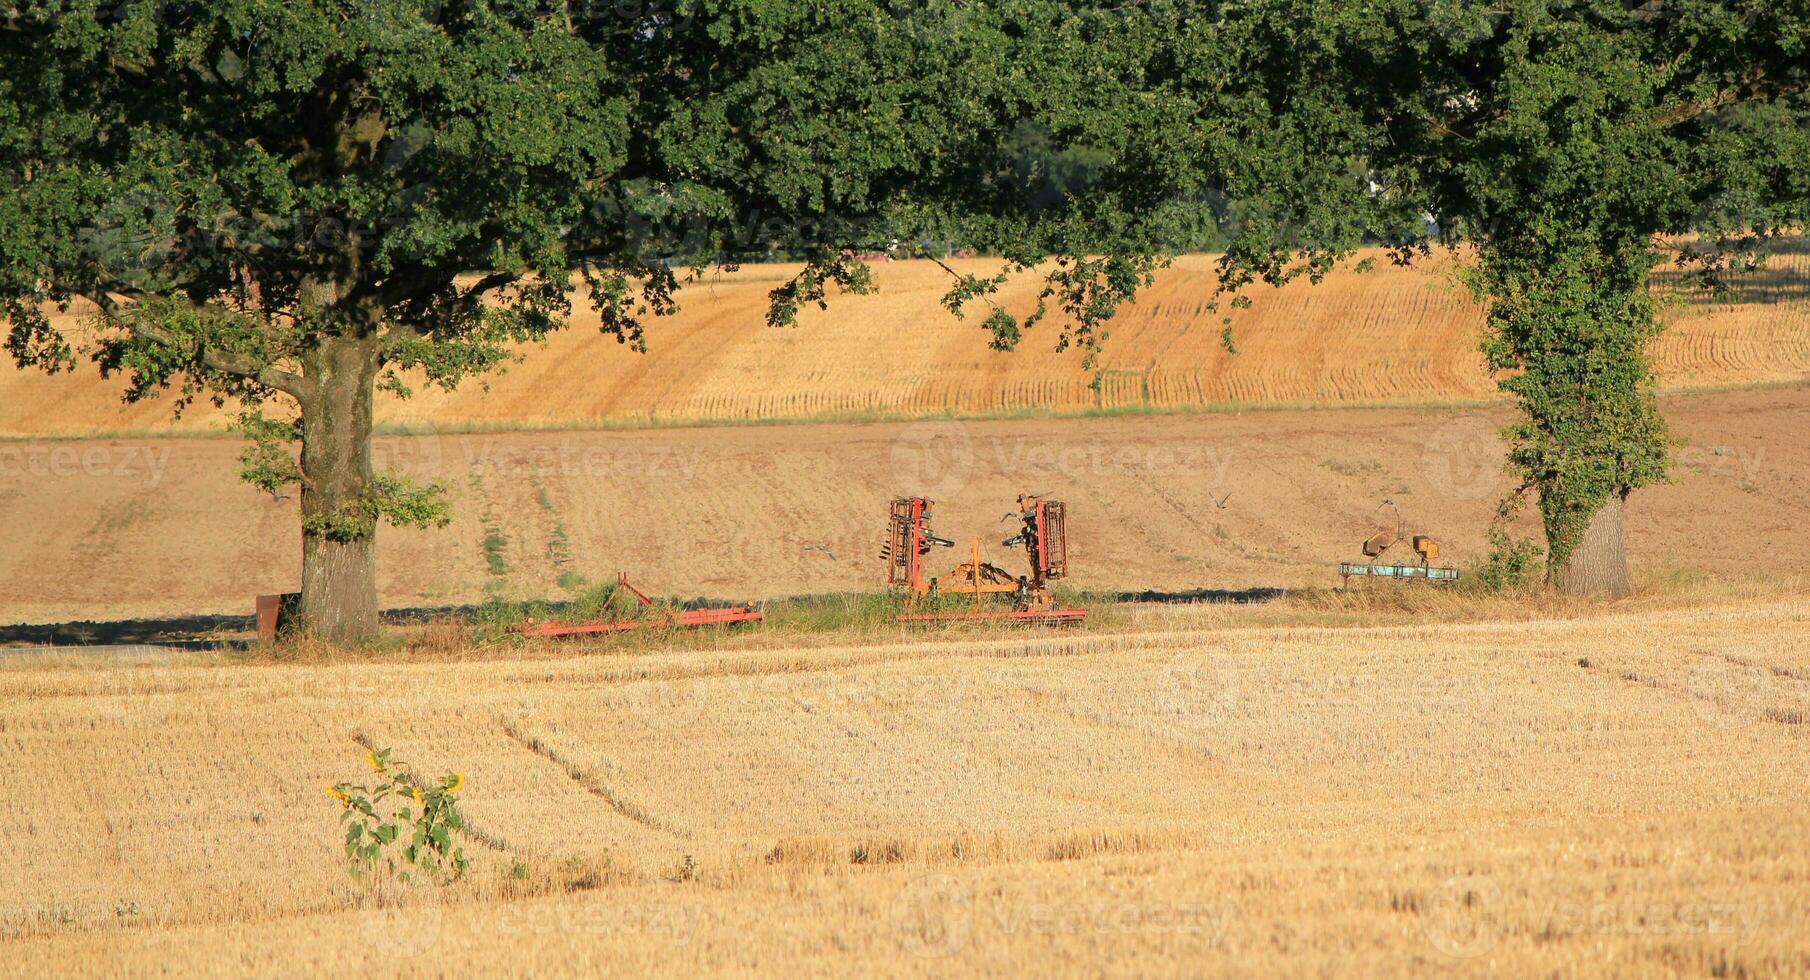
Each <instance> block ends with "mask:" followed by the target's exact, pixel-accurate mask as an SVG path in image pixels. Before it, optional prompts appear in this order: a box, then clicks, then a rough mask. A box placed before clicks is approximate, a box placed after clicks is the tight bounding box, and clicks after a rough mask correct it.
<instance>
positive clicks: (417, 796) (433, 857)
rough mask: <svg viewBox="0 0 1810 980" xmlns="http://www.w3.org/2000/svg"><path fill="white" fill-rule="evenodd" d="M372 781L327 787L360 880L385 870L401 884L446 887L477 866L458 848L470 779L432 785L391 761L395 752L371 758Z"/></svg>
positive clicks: (457, 775)
mask: <svg viewBox="0 0 1810 980" xmlns="http://www.w3.org/2000/svg"><path fill="white" fill-rule="evenodd" d="M365 763H366V764H367V765H369V766H370V767H371V774H372V778H371V779H370V780H368V781H366V782H362V783H352V782H342V783H334V784H333V785H331V786H328V787H327V795H328V796H330V797H332V798H333V799H335V800H337V801H339V804H340V806H341V808H342V809H343V812H342V813H341V814H340V822H341V823H342V824H344V825H345V828H346V859H347V860H348V861H349V862H350V863H351V868H352V874H353V876H354V877H362V876H363V875H364V874H365V873H367V872H370V871H373V870H375V869H377V868H378V867H380V866H381V867H382V868H383V869H384V871H385V872H386V873H387V874H389V875H391V876H392V877H394V878H396V879H397V880H398V881H402V882H410V881H414V880H416V879H417V878H424V879H426V880H430V881H435V882H439V883H441V884H445V883H448V882H451V881H454V880H456V879H458V878H459V877H460V876H462V875H464V874H465V870H466V869H467V868H468V867H470V866H471V862H470V861H469V860H467V859H466V857H465V850H464V848H461V847H459V846H457V845H456V844H454V843H453V839H452V833H453V831H455V830H459V829H461V828H462V827H463V826H464V817H462V816H461V815H460V813H459V791H460V790H461V789H463V788H464V787H465V774H464V773H462V772H449V773H447V774H446V775H445V776H443V777H441V778H440V780H439V781H438V782H437V783H429V782H428V781H426V780H424V779H421V778H420V777H418V776H417V775H416V773H415V770H414V767H412V766H410V765H409V764H408V763H406V762H403V761H401V760H398V759H395V758H393V757H392V756H391V750H390V749H374V750H372V751H370V752H367V753H365Z"/></svg>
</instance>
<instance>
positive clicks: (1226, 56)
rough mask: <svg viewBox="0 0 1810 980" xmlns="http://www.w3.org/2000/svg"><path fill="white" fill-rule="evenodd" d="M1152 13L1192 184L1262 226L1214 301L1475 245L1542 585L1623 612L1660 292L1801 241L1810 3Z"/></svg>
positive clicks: (1658, 425) (1809, 105)
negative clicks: (1433, 249)
mask: <svg viewBox="0 0 1810 980" xmlns="http://www.w3.org/2000/svg"><path fill="white" fill-rule="evenodd" d="M1149 10H1150V13H1151V16H1153V17H1167V18H1168V19H1169V25H1170V29H1169V30H1168V31H1166V32H1164V36H1165V37H1168V38H1170V39H1172V40H1171V41H1170V42H1169V43H1167V44H1163V45H1159V46H1158V47H1156V48H1155V49H1153V50H1152V51H1151V52H1150V57H1149V60H1148V62H1147V63H1148V64H1149V65H1150V78H1149V82H1148V84H1149V86H1150V87H1151V89H1152V90H1153V91H1157V92H1163V93H1166V94H1169V95H1171V96H1174V97H1178V98H1181V99H1184V100H1187V101H1189V102H1191V103H1192V104H1193V105H1194V106H1196V107H1197V112H1196V114H1195V117H1194V118H1195V121H1196V130H1195V131H1196V133H1197V139H1196V141H1195V142H1194V143H1193V144H1192V154H1191V155H1192V156H1194V157H1195V158H1196V159H1197V160H1199V162H1200V166H1201V168H1202V173H1201V178H1202V179H1203V180H1205V181H1207V182H1209V183H1212V184H1214V185H1215V186H1217V187H1218V188H1219V189H1221V190H1222V191H1223V192H1225V193H1226V194H1227V195H1228V196H1229V197H1230V198H1232V199H1233V200H1237V201H1239V202H1240V203H1241V207H1242V209H1243V210H1244V212H1245V213H1246V214H1247V215H1249V220H1247V221H1246V222H1245V223H1244V225H1243V227H1242V229H1241V230H1240V233H1239V235H1238V236H1237V237H1236V239H1235V240H1234V241H1233V243H1232V245H1231V247H1230V248H1229V250H1228V252H1227V254H1226V257H1225V263H1224V267H1223V272H1224V285H1225V286H1226V287H1227V288H1231V289H1236V288H1239V287H1241V286H1242V285H1244V284H1246V283H1248V282H1251V281H1252V280H1253V279H1255V278H1258V277H1261V278H1263V279H1267V280H1270V281H1282V280H1286V279H1288V278H1291V277H1293V276H1295V275H1301V274H1306V275H1316V274H1318V273H1319V272H1320V271H1322V270H1324V269H1325V268H1326V267H1327V265H1328V264H1329V263H1330V262H1332V261H1335V260H1337V259H1339V258H1342V257H1344V256H1346V255H1348V254H1349V252H1350V250H1351V248H1352V247H1353V246H1355V245H1356V244H1358V243H1359V242H1363V241H1366V240H1368V241H1382V242H1386V243H1388V244H1391V245H1394V246H1396V248H1397V252H1396V255H1397V258H1398V259H1399V260H1401V261H1408V260H1411V259H1412V258H1414V257H1415V256H1417V255H1420V254H1424V253H1425V252H1427V251H1428V250H1429V248H1430V246H1431V245H1432V244H1434V243H1436V242H1440V241H1443V242H1444V243H1446V244H1451V245H1455V246H1463V247H1464V248H1466V249H1470V250H1474V252H1473V254H1474V256H1475V260H1474V262H1473V265H1472V268H1471V278H1470V281H1471V284H1472V287H1473V289H1474V291H1475V292H1476V294H1477V296H1478V297H1479V299H1481V300H1482V301H1483V302H1484V304H1485V305H1486V307H1487V311H1488V330H1487V332H1486V336H1485V337H1484V340H1483V349H1484V352H1485V354H1486V355H1487V357H1488V360H1489V364H1490V366H1491V367H1492V368H1494V369H1496V370H1497V371H1498V372H1499V373H1500V378H1501V382H1500V383H1501V387H1502V389H1503V390H1505V391H1506V392H1508V393H1509V394H1511V395H1512V396H1514V398H1515V400H1516V403H1517V404H1518V406H1519V407H1520V409H1521V420H1520V421H1519V422H1518V423H1517V424H1515V425H1514V426H1513V427H1512V428H1511V429H1510V430H1509V433H1508V435H1509V439H1510V446H1511V450H1510V464H1511V466H1512V468H1513V469H1514V470H1515V471H1516V472H1517V473H1518V475H1519V477H1520V479H1521V485H1522V490H1521V493H1522V494H1528V493H1531V494H1532V495H1533V496H1534V497H1535V498H1536V499H1537V502H1538V506H1539V510H1540V514H1541V517H1542V523H1543V525H1544V530H1545V537H1546V543H1547V559H1548V561H1547V567H1548V577H1549V579H1550V580H1551V581H1552V582H1553V583H1554V584H1555V585H1557V586H1558V587H1560V588H1561V589H1563V590H1565V591H1570V592H1577V593H1607V594H1612V595H1622V594H1626V593H1627V592H1628V591H1629V587H1630V586H1629V580H1628V570H1627V560H1626V557H1625V552H1624V549H1623V537H1622V515H1623V507H1624V502H1625V501H1626V499H1627V498H1628V496H1629V494H1630V492H1631V491H1633V490H1635V489H1637V488H1639V487H1641V486H1645V485H1647V484H1650V483H1652V482H1654V481H1656V480H1659V479H1662V478H1663V477H1664V475H1665V472H1666V458H1667V445H1668V441H1667V435H1666V431H1665V426H1664V424H1663V421H1662V420H1661V418H1660V416H1659V412H1658V409H1657V406H1656V402H1655V398H1654V384H1653V378H1652V374H1651V371H1650V368H1649V365H1648V361H1647V353H1646V345H1647V342H1648V341H1649V340H1650V339H1651V337H1652V336H1653V335H1654V334H1655V333H1656V332H1657V331H1658V329H1659V323H1658V320H1657V318H1656V315H1655V309H1654V304H1653V301H1652V300H1651V298H1650V296H1649V294H1648V278H1649V272H1650V271H1651V270H1652V269H1653V267H1654V266H1655V265H1656V264H1657V263H1659V262H1660V261H1662V260H1664V259H1665V258H1667V257H1668V256H1669V257H1670V258H1672V259H1674V260H1676V261H1678V262H1680V263H1681V264H1683V265H1685V266H1687V267H1688V268H1689V269H1690V270H1691V272H1692V273H1693V274H1695V275H1698V276H1701V277H1703V278H1704V279H1706V280H1708V281H1710V282H1711V284H1712V285H1721V283H1720V282H1719V279H1720V277H1721V274H1722V273H1723V272H1725V271H1726V270H1728V269H1729V268H1730V267H1731V266H1732V265H1748V264H1751V263H1753V262H1755V261H1757V260H1759V259H1760V258H1763V256H1764V253H1765V251H1766V249H1767V247H1768V245H1769V243H1770V242H1771V241H1772V240H1774V239H1776V238H1777V237H1778V236H1780V235H1793V234H1801V233H1802V232H1803V230H1804V229H1805V227H1806V225H1807V224H1810V98H1807V97H1806V91H1807V89H1810V3H1806V2H1805V0H1640V2H1631V0H1565V2H1559V3H1551V2H1545V0H1506V2H1492V3H1488V4H1484V3H1477V2H1473V0H1364V2H1361V3H1350V4H1311V3H1295V2H1289V0H1280V2H1273V3H1256V4H1218V3H1208V4H1192V3H1183V4H1174V5H1162V4H1159V5H1152V6H1151V7H1150V8H1149ZM1173 142H1174V137H1173V136H1170V137H1169V138H1168V139H1167V140H1166V143H1173ZM1423 214H1424V215H1426V216H1428V217H1430V218H1431V219H1433V220H1434V221H1436V222H1437V225H1438V232H1437V233H1436V235H1435V236H1434V241H1432V242H1430V241H1428V240H1427V238H1426V237H1425V235H1424V232H1423V230H1422V228H1421V222H1420V220H1419V218H1420V216H1421V215H1423ZM1518 497H1519V495H1517V499H1518ZM1511 503H1512V501H1511Z"/></svg>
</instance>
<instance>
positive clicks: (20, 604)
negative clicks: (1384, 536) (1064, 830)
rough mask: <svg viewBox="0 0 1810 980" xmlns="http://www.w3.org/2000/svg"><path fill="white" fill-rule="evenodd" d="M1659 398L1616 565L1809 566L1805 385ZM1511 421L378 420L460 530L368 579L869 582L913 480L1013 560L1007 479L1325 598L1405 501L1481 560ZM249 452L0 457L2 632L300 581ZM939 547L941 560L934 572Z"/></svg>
mask: <svg viewBox="0 0 1810 980" xmlns="http://www.w3.org/2000/svg"><path fill="white" fill-rule="evenodd" d="M1663 408H1664V410H1665V412H1666V413H1667V416H1668V418H1669V419H1670V420H1671V424H1672V426H1673V429H1674V431H1675V432H1676V433H1677V435H1678V436H1679V437H1680V438H1681V439H1682V440H1685V442H1684V444H1683V445H1681V446H1679V448H1678V449H1677V451H1676V457H1677V459H1676V465H1675V467H1674V480H1673V482H1671V483H1669V484H1665V485H1661V486H1656V487H1651V488H1648V489H1644V490H1641V491H1640V492H1639V493H1637V494H1636V495H1635V496H1634V497H1633V498H1632V502H1631V504H1630V508H1629V522H1630V524H1629V553H1630V555H1631V557H1632V560H1633V562H1634V565H1635V567H1636V568H1637V569H1643V570H1646V571H1648V572H1657V571H1664V570H1669V569H1682V570H1690V571H1694V572H1698V573H1708V574H1715V575H1728V576H1736V577H1740V576H1747V575H1752V574H1756V573H1758V574H1781V575H1783V574H1789V575H1810V440H1806V439H1805V438H1804V433H1806V432H1810V388H1806V387H1801V386H1800V387H1795V388H1789V389H1770V390H1762V391H1731V392H1718V393H1713V394H1701V395H1688V396H1676V397H1673V398H1668V399H1666V400H1665V401H1664V403H1663ZM1508 417H1509V416H1508V414H1507V413H1506V412H1504V411H1501V410H1492V411H1477V410H1470V409H1456V410H1426V409H1422V410H1410V409H1337V410H1315V411H1283V410H1278V411H1265V412H1256V413H1204V414H1192V415H1170V416H1129V417H1117V418H1087V419H1002V420H993V421H975V422H954V421H936V422H918V423H840V424H819V425H796V426H772V427H759V428H752V427H751V428H742V427H731V428H692V429H679V428H659V429H648V430H640V431H595V432H577V431H543V432H517V433H479V434H459V435H424V436H406V437H404V436H387V437H382V438H380V439H379V440H378V442H377V453H376V455H377V459H378V463H379V466H380V468H394V469H397V470H399V471H401V472H404V473H407V474H409V475H412V476H415V477H418V478H421V479H427V480H438V481H440V482H442V483H444V484H445V485H446V486H447V488H448V490H449V491H450V494H451V497H452V503H453V508H454V514H455V519H454V521H453V523H452V525H451V526H450V527H447V528H445V529H434V530H417V529H391V528H385V529H384V530H383V531H381V532H380V533H379V536H378V551H379V556H378V587H379V590H380V592H381V596H382V600H383V602H384V603H385V605H387V606H390V607H393V608H439V607H445V606H454V605H462V604H466V603H476V602H479V601H481V600H483V598H484V597H485V596H487V595H500V596H503V597H506V598H512V599H533V598H543V597H559V596H562V595H564V594H565V591H564V590H563V589H562V588H561V586H560V581H561V579H562V577H567V578H568V581H569V577H570V576H578V577H581V578H584V579H587V580H589V581H592V582H597V581H606V580H610V579H612V578H613V577H614V575H615V574H616V573H617V572H619V571H620V572H628V573H630V574H631V576H632V577H633V578H634V580H635V581H636V583H637V584H639V585H641V586H642V587H643V588H644V589H648V590H651V591H653V592H654V593H656V594H662V595H684V596H695V595H700V594H702V595H707V596H714V597H720V598H729V599H744V598H775V597H782V596H788V595H795V594H800V593H817V592H840V591H865V590H872V589H877V588H879V587H880V585H881V583H882V582H883V581H884V568H883V566H882V564H881V563H880V561H879V559H878V553H879V545H880V540H881V537H882V533H883V531H884V527H885V524H884V521H885V516H886V504H887V501H888V500H889V499H891V498H892V497H895V496H900V495H905V494H923V495H925V496H928V497H930V498H932V499H934V500H937V501H939V504H938V511H937V520H936V528H937V530H939V531H940V532H942V533H944V534H946V535H951V536H953V537H954V538H955V539H957V540H958V541H959V542H960V543H962V544H964V545H965V544H966V542H967V540H968V538H969V537H971V536H978V537H980V538H981V542H982V545H983V547H984V548H985V549H986V551H987V553H988V554H989V555H991V556H992V557H993V559H994V560H996V561H999V562H1002V563H1004V564H1007V565H1008V566H1009V567H1011V568H1014V569H1016V568H1018V567H1019V562H1020V560H1021V559H1019V558H1017V557H1014V556H1011V555H1010V554H1009V553H1008V551H1007V549H1004V548H1000V547H998V544H999V541H1000V539H1001V538H1003V537H1004V536H1005V535H1006V534H1007V533H1009V529H1008V527H1007V525H1006V524H1004V523H1002V522H1001V516H1002V514H1003V513H1004V512H1005V511H1006V510H1007V509H1009V508H1010V506H1011V503H1012V499H1013V496H1014V495H1015V494H1018V493H1021V492H1026V491H1029V492H1038V493H1049V494H1051V495H1053V496H1055V497H1058V498H1061V499H1063V500H1066V501H1069V502H1070V506H1071V510H1072V518H1071V530H1070V536H1071V540H1070V544H1071V548H1072V550H1073V562H1072V563H1073V567H1074V573H1073V577H1072V578H1071V579H1070V580H1069V582H1070V584H1072V585H1074V586H1076V587H1078V588H1083V589H1104V590H1124V591H1132V592H1141V591H1146V590H1158V591H1166V592H1186V591H1192V590H1200V589H1222V590H1248V589H1253V588H1293V587H1300V586H1327V585H1332V584H1336V583H1337V581H1338V578H1337V575H1336V574H1335V569H1336V568H1337V564H1338V562H1339V561H1341V560H1349V559H1351V558H1354V557H1355V556H1356V555H1357V547H1358V544H1359V543H1360V542H1362V541H1363V540H1364V539H1365V538H1367V537H1369V536H1370V535H1371V534H1373V533H1375V532H1376V531H1377V530H1379V529H1393V528H1394V527H1395V526H1396V523H1397V514H1398V513H1399V515H1400V520H1401V521H1402V522H1405V523H1407V524H1408V525H1410V530H1412V531H1425V532H1427V533H1431V534H1433V535H1435V536H1436V537H1438V538H1439V539H1441V540H1442V541H1444V542H1445V546H1446V552H1445V555H1444V557H1445V559H1446V560H1448V561H1452V562H1455V563H1457V564H1460V565H1463V564H1467V563H1474V562H1477V561H1479V560H1481V559H1482V558H1483V556H1484V555H1485V553H1486V551H1487V546H1486V542H1485V540H1484V531H1485V529H1486V528H1487V527H1488V525H1489V522H1490V518H1491V516H1492V515H1493V514H1494V513H1495V507H1496V503H1497V501H1498V500H1499V499H1500V498H1501V497H1502V495H1503V494H1504V493H1505V492H1506V491H1507V490H1508V489H1509V488H1510V485H1511V484H1510V481H1509V477H1508V476H1507V475H1506V474H1505V473H1504V472H1503V470H1502V458H1503V452H1504V450H1503V447H1502V444H1501V442H1500V441H1499V440H1498V439H1497V436H1496V430H1497V428H1498V427H1499V426H1500V425H1501V424H1502V423H1504V422H1506V421H1507V419H1508ZM242 450H243V444H242V443H241V442H240V441H239V440H237V439H232V438H208V439H202V438H185V439H168V438H164V439H142V438H141V439H101V440H83V441H39V442H33V441H26V442H14V443H5V444H0V513H4V514H5V515H6V519H7V523H8V526H9V527H11V528H13V531H12V534H11V539H10V540H9V542H8V547H6V548H5V549H4V550H0V623H56V622H64V621H70V620H109V619H124V618H159V617H182V616H192V615H195V614H203V613H210V614H229V615H248V614H249V612H250V610H251V608H252V599H253V596H255V595H257V594H258V593H263V592H285V591H291V590H293V589H295V588H296V586H297V581H296V578H295V576H296V575H297V568H298V567H299V563H300V542H299V537H300V536H299V534H298V533H297V530H296V528H297V526H298V521H299V518H298V516H297V505H296V500H295V499H294V498H293V496H290V497H287V498H282V499H273V498H272V497H270V496H268V495H266V494H264V493H262V492H260V491H258V490H256V489H253V488H252V487H250V486H247V485H246V484H244V483H242V482H240V481H239V480H238V478H237V472H238V457H239V454H240V452H241V451H242ZM1384 500H1389V501H1393V503H1392V504H1391V505H1384V504H1383V503H1382V502H1383V501H1384ZM1529 510H1530V511H1531V508H1529ZM1526 517H1527V519H1528V521H1529V522H1530V523H1529V524H1528V526H1527V528H1526V530H1527V533H1529V534H1535V533H1537V527H1536V526H1534V525H1532V524H1531V519H1532V515H1531V514H1529V515H1526ZM956 550H959V549H952V550H945V551H939V552H938V553H937V555H936V560H937V561H938V562H939V563H941V561H942V560H943V559H944V558H945V557H947V562H948V564H949V565H951V566H953V565H954V564H955V563H956V562H957V561H959V560H960V559H959V558H957V557H948V556H953V555H954V554H955V551H956ZM96 638H99V637H85V636H83V635H80V634H79V633H66V634H62V635H60V636H59V637H58V638H57V641H58V642H81V641H84V640H86V641H92V640H93V639H96ZM42 639H43V638H40V639H39V641H40V642H41V641H42Z"/></svg>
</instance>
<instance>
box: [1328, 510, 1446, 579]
mask: <svg viewBox="0 0 1810 980" xmlns="http://www.w3.org/2000/svg"><path fill="white" fill-rule="evenodd" d="M1383 507H1390V508H1395V501H1393V500H1385V501H1383V502H1382V504H1381V505H1380V506H1379V507H1378V508H1377V509H1378V510H1381V509H1382V508H1383ZM1403 540H1407V541H1408V543H1409V547H1410V548H1412V549H1413V551H1414V555H1415V557H1417V558H1418V559H1420V560H1419V561H1418V562H1417V563H1404V562H1391V563H1385V562H1349V561H1342V562H1339V580H1340V582H1341V583H1343V586H1344V587H1345V588H1350V587H1351V579H1352V578H1353V577H1354V576H1355V577H1357V578H1380V579H1388V580H1391V581H1394V582H1397V583H1400V582H1403V581H1406V580H1410V579H1421V580H1423V581H1427V582H1435V583H1450V582H1456V581H1458V569H1456V568H1450V567H1446V566H1439V565H1434V564H1433V562H1435V561H1438V560H1439V542H1438V541H1435V540H1433V539H1432V538H1431V537H1429V536H1428V535H1425V534H1414V535H1409V534H1408V533H1407V532H1406V530H1405V525H1404V524H1403V522H1402V518H1401V510H1400V509H1399V508H1395V529H1394V530H1393V531H1378V532H1377V533H1375V534H1373V535H1371V536H1370V537H1369V538H1366V539H1365V540H1364V544H1363V547H1362V550H1363V552H1364V557H1366V558H1381V557H1382V556H1383V555H1384V553H1385V552H1387V551H1388V550H1389V549H1390V548H1393V547H1394V546H1395V545H1396V544H1398V543H1400V542H1401V541H1403Z"/></svg>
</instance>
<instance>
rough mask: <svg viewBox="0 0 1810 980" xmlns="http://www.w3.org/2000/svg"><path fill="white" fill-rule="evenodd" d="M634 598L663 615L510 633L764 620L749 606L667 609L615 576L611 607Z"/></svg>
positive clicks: (625, 629) (619, 630) (552, 625)
mask: <svg viewBox="0 0 1810 980" xmlns="http://www.w3.org/2000/svg"><path fill="white" fill-rule="evenodd" d="M625 593H626V594H627V595H630V596H633V597H634V599H635V601H636V603H637V604H638V605H639V606H640V607H641V608H644V609H658V610H660V611H661V612H662V613H664V616H662V617H660V618H649V619H636V618H633V617H622V618H618V619H606V620H599V621H597V622H591V623H579V624H577V625H568V624H565V623H552V622H548V623H530V624H528V625H525V626H517V627H515V628H514V629H513V630H512V631H511V632H514V633H519V634H521V635H522V636H573V635H576V634H581V633H626V632H628V631H630V630H639V629H658V628H661V627H680V628H691V627H698V626H726V625H732V624H734V623H752V622H758V621H759V620H762V619H765V618H766V615H765V614H764V613H762V612H761V611H760V610H759V609H754V608H751V607H748V606H719V607H705V608H700V609H681V608H679V607H677V606H667V605H662V604H661V603H658V602H655V601H654V600H652V599H650V598H648V596H647V594H646V593H644V592H642V591H641V590H640V589H637V588H635V587H634V586H632V585H630V584H628V579H627V578H625V577H623V576H622V575H620V574H618V575H617V576H616V591H615V592H614V593H613V594H612V595H611V596H610V602H611V605H615V603H616V601H617V600H618V599H620V598H622V597H623V595H624V594H625Z"/></svg>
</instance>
